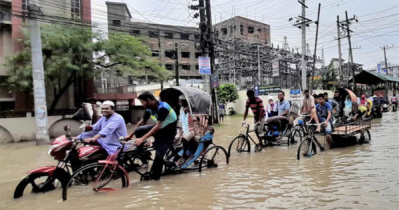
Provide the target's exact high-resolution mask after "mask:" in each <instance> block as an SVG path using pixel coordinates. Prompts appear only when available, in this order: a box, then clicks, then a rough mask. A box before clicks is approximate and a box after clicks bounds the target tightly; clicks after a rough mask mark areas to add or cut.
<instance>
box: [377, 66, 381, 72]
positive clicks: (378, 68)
mask: <svg viewBox="0 0 399 210" xmlns="http://www.w3.org/2000/svg"><path fill="white" fill-rule="evenodd" d="M377 73H378V74H379V73H381V64H377Z"/></svg>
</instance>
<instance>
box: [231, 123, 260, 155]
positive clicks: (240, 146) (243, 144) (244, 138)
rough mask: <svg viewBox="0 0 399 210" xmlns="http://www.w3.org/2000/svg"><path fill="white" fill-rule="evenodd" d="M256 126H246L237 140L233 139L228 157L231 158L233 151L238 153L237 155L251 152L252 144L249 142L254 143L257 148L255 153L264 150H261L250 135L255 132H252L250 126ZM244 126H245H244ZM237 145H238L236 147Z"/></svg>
mask: <svg viewBox="0 0 399 210" xmlns="http://www.w3.org/2000/svg"><path fill="white" fill-rule="evenodd" d="M251 125H253V126H255V124H245V128H244V131H243V132H242V133H240V134H239V135H238V136H237V137H236V138H234V139H233V141H232V142H231V143H230V145H229V151H228V157H230V155H231V153H232V152H233V151H236V152H237V153H241V152H248V153H249V152H251V143H250V141H249V140H251V141H252V143H254V144H255V145H256V146H255V152H259V151H261V150H262V149H261V148H259V145H258V144H257V143H256V142H255V140H254V139H253V138H252V137H251V136H250V135H249V134H250V133H254V132H255V130H250V129H249V128H250V126H251ZM243 126H244V124H243ZM235 144H237V145H235ZM234 148H235V149H234ZM232 149H234V150H232Z"/></svg>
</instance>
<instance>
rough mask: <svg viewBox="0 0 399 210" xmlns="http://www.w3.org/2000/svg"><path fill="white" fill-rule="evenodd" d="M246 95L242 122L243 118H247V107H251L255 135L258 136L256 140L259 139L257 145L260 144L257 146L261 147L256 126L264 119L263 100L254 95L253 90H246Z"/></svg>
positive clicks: (261, 123)
mask: <svg viewBox="0 0 399 210" xmlns="http://www.w3.org/2000/svg"><path fill="white" fill-rule="evenodd" d="M247 96H248V99H247V102H246V105H245V113H244V121H243V123H245V119H247V116H248V109H249V108H251V110H252V113H253V114H254V123H255V133H256V137H258V140H259V145H258V146H260V147H258V148H262V138H261V137H260V136H259V133H258V126H263V122H264V121H265V117H266V112H265V108H264V107H263V101H262V99H260V98H258V97H256V96H255V92H254V91H253V90H248V91H247Z"/></svg>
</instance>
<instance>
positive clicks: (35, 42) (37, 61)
mask: <svg viewBox="0 0 399 210" xmlns="http://www.w3.org/2000/svg"><path fill="white" fill-rule="evenodd" d="M29 10H30V11H29V12H30V16H31V18H30V20H29V25H30V38H31V50H32V77H33V94H34V97H35V118H36V142H37V144H38V145H42V144H48V143H50V138H49V135H48V132H47V102H46V88H45V82H44V68H43V56H42V41H41V37H40V26H39V22H38V21H37V19H36V18H37V17H38V16H39V13H40V8H39V7H38V5H37V1H36V0H33V1H31V2H30V5H29Z"/></svg>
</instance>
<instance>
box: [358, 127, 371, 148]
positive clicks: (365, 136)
mask: <svg viewBox="0 0 399 210" xmlns="http://www.w3.org/2000/svg"><path fill="white" fill-rule="evenodd" d="M370 142H371V135H370V131H369V130H368V129H365V130H364V131H362V134H361V136H360V143H361V144H362V143H366V144H368V143H370Z"/></svg>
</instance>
